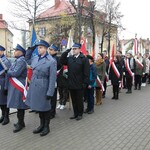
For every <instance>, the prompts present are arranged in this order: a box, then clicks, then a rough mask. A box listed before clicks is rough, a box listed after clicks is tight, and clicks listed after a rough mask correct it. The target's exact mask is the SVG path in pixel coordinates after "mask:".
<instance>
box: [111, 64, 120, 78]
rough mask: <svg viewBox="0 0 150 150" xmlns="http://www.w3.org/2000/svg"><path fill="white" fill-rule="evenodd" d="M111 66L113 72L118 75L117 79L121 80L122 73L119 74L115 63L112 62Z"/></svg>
mask: <svg viewBox="0 0 150 150" xmlns="http://www.w3.org/2000/svg"><path fill="white" fill-rule="evenodd" d="M111 66H112V69H113V71H114V72H115V75H116V76H117V78H118V79H119V78H120V73H119V71H118V69H117V67H116V65H115V63H114V62H112V65H111Z"/></svg>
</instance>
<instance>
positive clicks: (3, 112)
mask: <svg viewBox="0 0 150 150" xmlns="http://www.w3.org/2000/svg"><path fill="white" fill-rule="evenodd" d="M1 111H2V116H1V118H0V123H2V122H3V120H4V116H5V110H4V105H1Z"/></svg>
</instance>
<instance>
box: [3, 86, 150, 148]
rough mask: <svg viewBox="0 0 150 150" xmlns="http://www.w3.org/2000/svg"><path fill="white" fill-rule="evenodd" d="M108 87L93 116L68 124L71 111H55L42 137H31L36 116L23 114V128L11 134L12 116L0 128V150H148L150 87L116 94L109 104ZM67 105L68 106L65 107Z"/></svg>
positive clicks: (14, 119) (109, 94) (110, 95)
mask: <svg viewBox="0 0 150 150" xmlns="http://www.w3.org/2000/svg"><path fill="white" fill-rule="evenodd" d="M111 97H112V93H111V87H109V88H108V92H107V96H106V98H105V99H103V104H102V105H101V106H95V113H93V114H90V115H88V114H84V117H83V119H82V120H80V121H76V120H70V119H69V117H70V116H72V111H71V110H69V109H68V106H67V108H66V109H65V110H58V111H57V116H56V118H54V119H53V120H52V121H51V125H50V128H51V132H50V134H48V135H47V136H45V137H40V135H34V134H32V130H33V129H34V128H35V127H37V126H38V125H39V118H38V114H35V113H29V111H28V110H27V111H26V116H25V123H26V128H25V129H24V130H22V131H21V132H19V133H13V123H15V122H16V114H11V115H10V123H9V124H8V125H6V126H2V125H0V150H150V85H147V87H142V90H141V91H138V90H137V91H133V94H131V95H130V94H129V95H127V94H125V90H122V91H121V93H120V99H119V100H111ZM67 105H68V104H67Z"/></svg>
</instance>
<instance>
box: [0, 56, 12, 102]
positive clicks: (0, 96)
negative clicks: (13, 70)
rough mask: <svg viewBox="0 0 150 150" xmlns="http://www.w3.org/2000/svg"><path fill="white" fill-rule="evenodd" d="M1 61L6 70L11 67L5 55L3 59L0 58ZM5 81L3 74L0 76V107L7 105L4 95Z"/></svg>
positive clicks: (5, 76) (5, 75)
mask: <svg viewBox="0 0 150 150" xmlns="http://www.w3.org/2000/svg"><path fill="white" fill-rule="evenodd" d="M1 61H2V63H4V64H5V66H6V67H7V69H9V67H10V66H11V63H10V61H9V60H8V59H7V57H6V56H5V55H4V56H3V57H1ZM6 81H7V73H5V72H4V73H2V74H0V105H7V96H6V95H4V90H5V89H6V87H7V85H6V84H7V82H6Z"/></svg>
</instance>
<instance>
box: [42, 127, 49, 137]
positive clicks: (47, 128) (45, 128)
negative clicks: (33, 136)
mask: <svg viewBox="0 0 150 150" xmlns="http://www.w3.org/2000/svg"><path fill="white" fill-rule="evenodd" d="M49 132H50V129H49V127H44V129H43V131H42V132H41V133H40V136H45V135H47V134H48V133H49Z"/></svg>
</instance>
